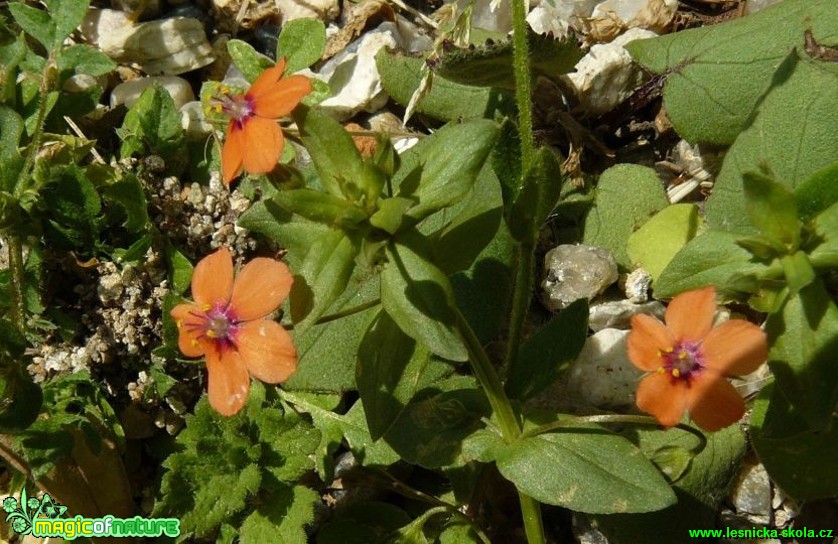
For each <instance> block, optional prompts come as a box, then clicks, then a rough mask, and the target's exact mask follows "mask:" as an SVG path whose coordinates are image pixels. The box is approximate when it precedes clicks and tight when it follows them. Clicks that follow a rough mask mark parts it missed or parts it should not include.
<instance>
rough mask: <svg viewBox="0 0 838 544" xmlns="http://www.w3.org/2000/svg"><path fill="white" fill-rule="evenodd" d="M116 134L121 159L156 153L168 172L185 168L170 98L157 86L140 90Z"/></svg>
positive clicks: (182, 144)
mask: <svg viewBox="0 0 838 544" xmlns="http://www.w3.org/2000/svg"><path fill="white" fill-rule="evenodd" d="M117 132H118V134H119V135H120V136H121V137H122V138H123V141H122V145H121V147H120V154H121V156H122V157H123V158H125V157H129V156H132V155H135V154H137V153H140V154H146V153H151V154H157V155H160V156H161V157H162V158H163V160H164V161H165V162H166V167H167V169H169V170H170V171H172V172H178V171H179V170H180V169H182V168H183V167H185V166H186V150H185V145H186V140H185V136H184V133H183V128H182V127H181V124H180V114H179V113H178V111H177V110H176V109H175V103H174V101H173V100H172V97H171V95H170V94H169V93H168V91H166V90H165V89H164V88H162V87H160V86H159V85H152V86H151V87H149V88H147V89H146V90H144V91H143V93H142V94H141V95H140V97H139V98H138V99H137V101H136V102H135V103H134V105H133V106H132V107H131V109H130V110H129V111H128V113H127V114H126V115H125V121H124V122H123V123H122V128H121V129H119V130H118V131H117Z"/></svg>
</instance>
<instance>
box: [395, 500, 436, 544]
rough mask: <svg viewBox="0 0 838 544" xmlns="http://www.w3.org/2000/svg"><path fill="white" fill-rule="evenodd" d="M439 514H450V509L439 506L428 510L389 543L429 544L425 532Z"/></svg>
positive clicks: (398, 532)
mask: <svg viewBox="0 0 838 544" xmlns="http://www.w3.org/2000/svg"><path fill="white" fill-rule="evenodd" d="M439 514H448V509H447V508H446V507H445V506H437V507H435V508H431V509H429V510H426V511H425V512H423V513H422V515H421V516H419V517H418V518H416V519H414V520H413V521H411V522H410V523H408V524H407V525H405V526H404V527H400V528H399V529H398V530H397V531H396V532H395V533H393V535H392V536H391V537H390V540H389V542H392V544H429V542H428V538H427V537H426V536H425V532H424V528H425V524H426V523H427V522H428V520H430V519H431V518H432V517H434V516H437V515H439Z"/></svg>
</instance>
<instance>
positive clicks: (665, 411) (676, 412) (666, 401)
mask: <svg viewBox="0 0 838 544" xmlns="http://www.w3.org/2000/svg"><path fill="white" fill-rule="evenodd" d="M637 407H638V408H640V409H641V410H643V411H644V412H646V413H648V414H652V415H653V416H655V419H657V420H658V423H660V424H661V425H663V426H664V427H672V426H673V425H677V424H678V422H679V421H681V417H682V416H683V415H684V411H685V410H686V409H687V388H686V386H685V385H684V383H683V382H682V381H681V380H673V379H672V377H671V376H669V375H668V374H664V373H660V372H655V373H654V374H650V375H649V376H646V377H645V378H643V380H642V381H641V382H640V385H638V386H637Z"/></svg>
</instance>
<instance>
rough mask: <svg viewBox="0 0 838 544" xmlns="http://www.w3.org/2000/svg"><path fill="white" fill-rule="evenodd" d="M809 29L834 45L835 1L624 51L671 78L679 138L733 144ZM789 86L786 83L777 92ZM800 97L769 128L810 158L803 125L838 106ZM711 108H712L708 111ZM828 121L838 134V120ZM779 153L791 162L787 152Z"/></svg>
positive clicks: (802, 2) (806, 0) (794, 4)
mask: <svg viewBox="0 0 838 544" xmlns="http://www.w3.org/2000/svg"><path fill="white" fill-rule="evenodd" d="M807 29H809V30H811V31H812V33H813V34H814V36H815V37H816V38H817V40H818V41H819V42H821V43H835V41H836V39H838V30H836V29H838V14H836V11H835V9H834V4H833V2H832V0H790V1H789V0H786V1H784V2H782V3H779V4H778V5H776V6H772V7H770V8H768V9H765V10H762V11H760V12H759V13H755V14H753V15H749V16H748V17H743V18H739V19H734V20H732V21H729V22H726V23H723V24H719V25H713V26H705V27H701V28H695V29H690V30H685V31H681V32H676V33H673V34H669V35H666V36H661V37H659V38H654V39H651V40H637V41H634V42H632V43H630V44H628V45H627V46H626V49H628V51H629V53H631V55H632V56H633V57H634V58H635V60H637V61H638V62H639V63H640V64H641V65H642V66H643V67H644V68H646V69H648V70H650V71H652V72H654V73H656V74H665V75H666V85H665V87H664V89H663V97H664V102H665V105H666V111H667V115H668V116H669V118H670V119H671V120H672V124H673V125H675V129H676V130H677V131H678V134H680V135H681V137H683V138H685V139H687V140H688V141H690V142H711V143H716V144H731V143H733V141H734V139H736V137H737V135H738V134H739V131H740V130H741V129H742V127H743V125H745V124H746V123H747V121H748V119H749V117H750V116H751V112H752V111H753V110H754V107H755V106H756V105H757V104H758V103H759V101H760V99H761V98H762V97H763V95H764V93H765V91H766V90H767V89H768V88H769V87H770V86H772V85H775V84H777V83H778V81H777V80H774V81H772V76H773V75H774V72H775V70H776V69H777V66H778V65H779V64H780V63H781V62H782V60H783V58H785V57H786V55H788V54H789V52H790V51H792V50H793V49H795V48H796V49H797V50H798V51H803V50H804V32H805V31H806V30H807ZM814 83H815V82H814V81H811V82H810V85H811V84H814ZM787 86H788V85H787V82H786V83H784V84H783V85H782V86H780V87H776V89H778V90H779V89H781V88H782V87H787ZM798 90H803V91H804V92H803V93H802V95H799V94H798V93H797V90H791V89H789V95H788V97H789V98H791V97H792V95H797V96H796V98H792V100H790V101H788V102H786V103H785V106H784V107H785V111H786V116H785V117H786V121H784V122H783V124H782V126H780V125H778V124H774V125H770V124H767V125H766V126H770V127H771V132H772V133H773V134H774V136H776V137H778V139H779V138H782V140H783V142H786V143H788V142H795V145H794V146H793V148H794V150H795V152H802V153H804V154H805V153H808V151H807V150H806V149H805V148H806V145H805V144H803V145H797V144H798V143H800V142H801V140H800V138H799V133H800V132H802V131H808V127H806V125H807V124H809V123H810V122H812V121H815V115H816V112H815V111H814V110H821V111H825V110H824V109H822V108H828V107H833V106H828V105H827V104H826V103H824V104H822V105H817V104H816V102H817V101H818V100H819V99H816V98H815V97H814V95H813V94H810V93H809V92H807V90H806V89H798ZM772 93H773V91H772ZM708 104H713V105H714V106H713V107H709V108H708V107H706V106H707V105H708ZM804 104H807V105H804ZM810 107H813V108H814V109H811V108H810ZM833 109H834V107H833ZM801 113H802V114H803V115H802V116H801ZM830 117H832V121H831V123H832V125H833V126H834V125H835V113H834V112H833V113H832V114H831V115H830ZM816 123H817V121H816ZM818 124H819V123H818ZM787 129H790V130H787ZM769 137H772V136H769ZM763 151H766V152H768V153H767V154H766V156H767V157H774V156H775V155H774V151H772V150H768V149H764V150H763ZM780 153H782V154H783V155H788V154H789V148H788V147H787V146H786V147H785V151H780ZM832 156H833V158H834V157H835V154H834V153H833V155H832ZM728 158H730V157H728ZM794 162H795V163H796V164H798V165H800V164H802V162H801V161H794ZM749 169H752V168H749ZM780 177H781V179H789V178H787V177H785V176H782V175H781V176H780ZM717 184H718V181H717ZM717 187H718V185H717ZM711 223H712V222H711Z"/></svg>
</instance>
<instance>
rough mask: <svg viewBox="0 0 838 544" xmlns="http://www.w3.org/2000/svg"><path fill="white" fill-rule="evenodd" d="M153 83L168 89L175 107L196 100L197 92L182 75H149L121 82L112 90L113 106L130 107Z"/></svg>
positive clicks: (177, 107)
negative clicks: (123, 105) (193, 90)
mask: <svg viewBox="0 0 838 544" xmlns="http://www.w3.org/2000/svg"><path fill="white" fill-rule="evenodd" d="M152 85H159V86H161V87H163V88H164V89H166V91H168V93H169V95H170V96H171V97H172V100H173V101H174V103H175V108H176V109H180V108H181V107H182V106H183V105H184V104H186V103H187V102H191V101H192V100H195V93H193V92H192V86H191V85H189V82H188V81H186V80H185V79H183V78H182V77H177V76H149V77H143V78H139V79H133V80H131V81H126V82H125V83H120V84H119V85H117V86H116V87H115V88H114V90H113V91H111V107H112V108H113V107H115V106H118V105H119V104H125V107H126V108H130V107H131V106H132V105H133V104H134V102H136V101H137V99H138V98H139V97H140V95H141V94H143V91H145V90H146V89H147V88H149V87H150V86H152Z"/></svg>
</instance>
